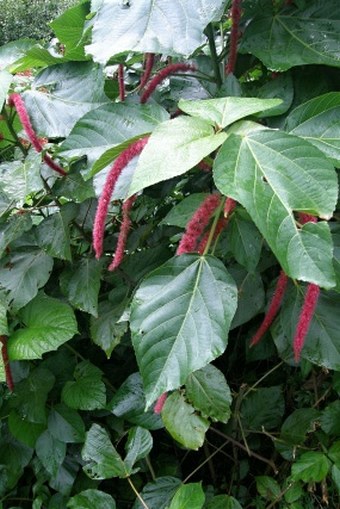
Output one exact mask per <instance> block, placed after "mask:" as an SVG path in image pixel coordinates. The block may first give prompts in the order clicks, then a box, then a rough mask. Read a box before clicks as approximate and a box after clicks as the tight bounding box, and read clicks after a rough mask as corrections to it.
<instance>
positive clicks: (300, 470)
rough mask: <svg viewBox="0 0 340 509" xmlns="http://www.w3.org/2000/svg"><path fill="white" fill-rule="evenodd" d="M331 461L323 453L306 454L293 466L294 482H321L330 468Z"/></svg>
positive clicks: (310, 452) (311, 452)
mask: <svg viewBox="0 0 340 509" xmlns="http://www.w3.org/2000/svg"><path fill="white" fill-rule="evenodd" d="M330 465H331V463H330V461H329V459H328V458H327V456H325V454H323V453H322V452H313V451H309V452H305V453H304V454H302V455H301V456H300V457H299V458H298V459H297V460H296V462H295V463H293V465H292V479H293V480H294V481H299V480H301V481H304V482H306V483H307V482H308V483H309V482H321V481H323V480H324V479H325V477H326V476H327V474H328V471H329V468H330Z"/></svg>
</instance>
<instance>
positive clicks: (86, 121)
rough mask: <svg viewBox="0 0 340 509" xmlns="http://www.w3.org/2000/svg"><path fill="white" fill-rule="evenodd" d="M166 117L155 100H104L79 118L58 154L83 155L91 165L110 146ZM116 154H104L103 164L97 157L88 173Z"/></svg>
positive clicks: (151, 129) (149, 128) (135, 134)
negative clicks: (133, 102) (141, 102)
mask: <svg viewBox="0 0 340 509" xmlns="http://www.w3.org/2000/svg"><path fill="white" fill-rule="evenodd" d="M168 118H169V115H168V113H167V112H166V110H165V109H164V108H162V107H161V106H158V105H156V104H151V105H150V104H144V105H139V104H138V105H136V104H125V103H120V104H119V103H117V104H105V105H103V106H101V107H99V108H96V109H95V110H92V111H90V112H88V113H86V114H85V115H84V116H83V117H82V118H81V119H80V120H78V122H77V123H76V124H75V126H74V127H73V129H72V131H71V133H70V135H69V136H68V137H67V139H66V140H65V141H64V143H62V145H61V146H60V148H59V150H58V154H60V155H62V156H63V157H80V156H84V155H86V156H87V158H88V165H89V166H92V165H93V163H94V162H95V161H97V160H98V159H99V158H100V156H102V155H103V154H104V155H105V154H106V153H107V151H108V150H109V149H110V150H112V147H116V146H120V145H121V144H122V143H124V142H126V141H128V140H130V139H131V138H133V137H135V136H140V135H142V134H146V133H149V132H151V131H153V129H154V128H155V127H156V126H157V125H158V124H159V123H160V122H163V121H165V120H167V119H168ZM129 144H130V141H129ZM121 150H123V148H121ZM121 150H120V151H121ZM118 155H119V152H118V153H115V154H112V157H110V158H107V156H106V159H105V163H103V164H99V161H98V163H97V164H96V166H95V167H94V168H93V171H92V172H91V175H94V174H95V173H97V172H98V171H99V170H101V169H102V168H105V166H107V165H108V164H110V162H112V161H113V159H114V158H115V157H117V156H118Z"/></svg>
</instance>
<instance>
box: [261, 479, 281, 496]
mask: <svg viewBox="0 0 340 509" xmlns="http://www.w3.org/2000/svg"><path fill="white" fill-rule="evenodd" d="M256 488H257V491H258V492H259V494H260V495H261V497H264V498H266V499H267V500H271V501H273V500H276V499H278V498H280V494H281V488H280V485H279V483H278V482H277V481H276V480H275V479H273V478H272V477H269V476H267V475H259V476H257V477H256Z"/></svg>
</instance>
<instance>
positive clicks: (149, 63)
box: [139, 53, 155, 90]
mask: <svg viewBox="0 0 340 509" xmlns="http://www.w3.org/2000/svg"><path fill="white" fill-rule="evenodd" d="M154 63H155V54H154V53H145V67H144V73H143V76H142V78H141V80H140V85H139V88H140V90H142V88H144V87H145V85H146V84H147V82H148V81H149V78H150V76H151V72H152V68H153V65H154Z"/></svg>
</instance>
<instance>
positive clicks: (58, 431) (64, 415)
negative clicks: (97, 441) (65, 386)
mask: <svg viewBox="0 0 340 509" xmlns="http://www.w3.org/2000/svg"><path fill="white" fill-rule="evenodd" d="M48 430H49V431H50V433H51V434H52V435H53V436H54V438H56V439H57V440H60V441H61V442H65V443H79V442H84V440H85V424H84V422H83V420H82V418H81V417H80V415H79V414H78V413H77V412H75V411H74V410H72V409H71V408H69V407H67V406H66V405H63V404H58V405H56V406H55V407H54V408H53V409H52V410H51V412H50V415H49V417H48Z"/></svg>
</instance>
